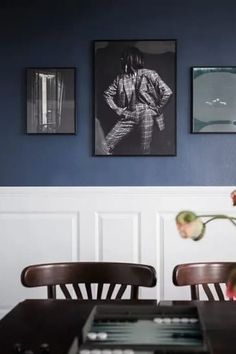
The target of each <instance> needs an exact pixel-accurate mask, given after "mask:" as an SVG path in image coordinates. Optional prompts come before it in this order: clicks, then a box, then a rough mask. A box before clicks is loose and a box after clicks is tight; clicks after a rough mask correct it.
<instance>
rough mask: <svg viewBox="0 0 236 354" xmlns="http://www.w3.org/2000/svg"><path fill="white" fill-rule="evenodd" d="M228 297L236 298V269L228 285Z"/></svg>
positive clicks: (232, 272)
mask: <svg viewBox="0 0 236 354" xmlns="http://www.w3.org/2000/svg"><path fill="white" fill-rule="evenodd" d="M226 296H227V297H228V298H230V299H234V298H236V269H235V268H234V269H233V270H232V271H231V273H230V275H229V279H228V281H227V284H226Z"/></svg>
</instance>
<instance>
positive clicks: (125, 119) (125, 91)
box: [94, 39, 176, 156]
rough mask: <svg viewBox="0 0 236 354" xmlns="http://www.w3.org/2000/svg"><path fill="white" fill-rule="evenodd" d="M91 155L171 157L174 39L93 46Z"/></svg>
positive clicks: (101, 42) (102, 42)
mask: <svg viewBox="0 0 236 354" xmlns="http://www.w3.org/2000/svg"><path fill="white" fill-rule="evenodd" d="M94 82H95V85H94V86H95V92H94V126H95V134H94V140H95V141H94V154H95V156H144V155H145V156H175V155H176V40H169V39H168V40H99V41H94Z"/></svg>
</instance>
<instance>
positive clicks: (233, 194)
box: [230, 190, 236, 205]
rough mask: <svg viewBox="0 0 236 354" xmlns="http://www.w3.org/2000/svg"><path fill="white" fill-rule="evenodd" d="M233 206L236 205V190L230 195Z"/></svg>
mask: <svg viewBox="0 0 236 354" xmlns="http://www.w3.org/2000/svg"><path fill="white" fill-rule="evenodd" d="M230 196H231V199H232V202H233V205H236V190H233V192H231V194H230Z"/></svg>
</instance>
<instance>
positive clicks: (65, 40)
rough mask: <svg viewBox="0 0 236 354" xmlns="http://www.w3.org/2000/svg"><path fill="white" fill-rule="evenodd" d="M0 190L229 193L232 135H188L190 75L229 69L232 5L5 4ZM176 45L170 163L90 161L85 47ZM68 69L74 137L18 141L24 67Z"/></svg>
mask: <svg viewBox="0 0 236 354" xmlns="http://www.w3.org/2000/svg"><path fill="white" fill-rule="evenodd" d="M5 2H6V4H4V2H1V5H0V6H1V15H0V26H1V29H0V36H1V38H0V48H1V49H0V61H1V65H0V185H2V186H6V185H9V186H17V185H18V186H20V185H22V186H40V185H42V186H44V185H45V186H53V185H56V186H58V185H63V186H67V185H68V186H70V185H71V186H80V185H81V186H84V185H96V186H97V185H98V186H99V185H100V186H102V185H111V186H113V185H144V186H148V185H157V186H158V185H160V186H164V185H233V184H235V177H236V135H234V134H228V135H227V134H218V135H217V134H206V135H204V134H199V135H194V134H190V133H189V132H190V67H191V66H198V65H203V66H207V65H236V41H235V36H236V2H235V0H232V1H230V0H225V1H223V2H222V0H220V1H218V0H145V1H141V0H139V1H138V0H76V1H72V0H67V1H60V0H58V1H52V0H51V1H32V0H31V1H30V0H28V1H9V2H7V1H5ZM136 38H137V39H152V38H153V39H168V38H170V39H173V38H176V39H177V48H178V51H177V69H178V70H177V156H175V157H173V156H172V157H94V156H92V145H93V142H92V139H93V134H92V120H93V113H92V91H93V83H92V46H91V41H92V40H93V39H136ZM32 66H35V67H37V66H52V67H54V66H75V67H77V69H78V72H77V102H78V110H77V123H78V124H77V127H78V133H77V135H75V136H69V135H65V136H56V135H55V136H42V135H41V136H40V135H37V136H29V135H26V134H25V81H24V68H25V67H32Z"/></svg>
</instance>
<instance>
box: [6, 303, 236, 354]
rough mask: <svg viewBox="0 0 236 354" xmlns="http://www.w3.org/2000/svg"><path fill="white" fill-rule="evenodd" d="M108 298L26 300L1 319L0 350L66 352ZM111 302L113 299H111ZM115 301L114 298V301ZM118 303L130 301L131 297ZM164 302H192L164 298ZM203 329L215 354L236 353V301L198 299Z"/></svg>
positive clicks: (12, 351) (57, 353)
mask: <svg viewBox="0 0 236 354" xmlns="http://www.w3.org/2000/svg"><path fill="white" fill-rule="evenodd" d="M98 303H99V304H107V303H108V302H107V301H104V302H102V301H99V302H97V301H79V300H25V301H23V302H21V303H19V304H18V305H17V306H16V307H15V308H14V309H13V310H12V311H10V312H9V313H8V314H7V315H6V316H5V317H4V318H3V319H2V320H1V321H0V354H13V353H14V344H15V343H21V345H22V346H23V347H24V349H31V350H33V351H34V352H35V354H38V353H40V350H39V348H40V345H41V344H42V343H49V345H50V353H52V354H66V353H67V352H68V349H69V347H70V345H71V343H72V341H73V339H74V338H75V337H76V336H77V335H78V334H79V333H80V330H81V328H82V326H83V324H84V323H85V321H86V319H87V316H88V315H89V313H90V311H91V310H92V308H93V307H94V305H97V304H98ZM109 303H111V302H109ZM113 303H114V302H113ZM115 303H122V305H124V304H130V303H131V302H130V301H124V300H121V301H118V302H115ZM132 304H138V305H140V306H142V305H152V306H157V303H156V301H152V300H139V301H138V302H137V301H136V302H135V301H132ZM160 304H161V305H170V306H171V305H172V304H175V305H177V304H181V305H183V304H189V302H161V303H160ZM194 304H196V306H197V307H198V310H199V316H200V320H201V323H202V327H203V331H204V332H205V334H206V337H207V340H208V345H209V348H210V350H211V353H213V354H236V301H235V302H229V301H226V302H212V303H210V302H202V301H199V302H195V303H194Z"/></svg>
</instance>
